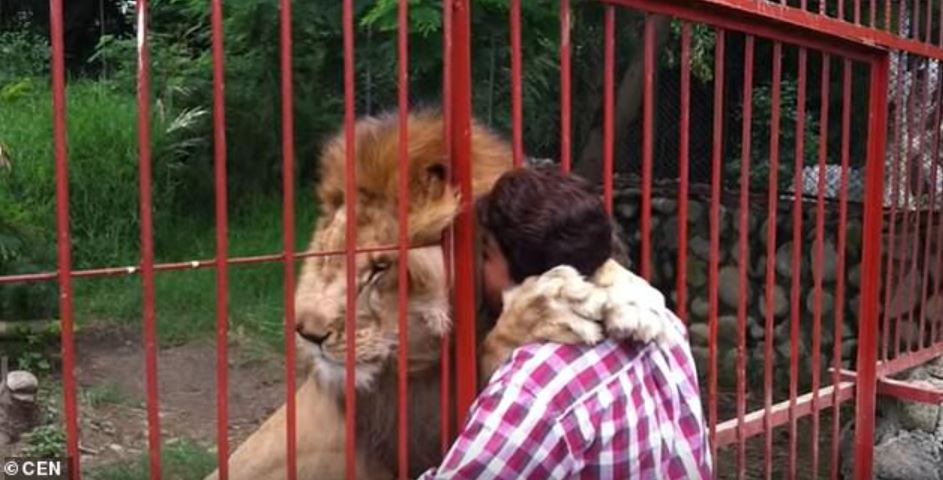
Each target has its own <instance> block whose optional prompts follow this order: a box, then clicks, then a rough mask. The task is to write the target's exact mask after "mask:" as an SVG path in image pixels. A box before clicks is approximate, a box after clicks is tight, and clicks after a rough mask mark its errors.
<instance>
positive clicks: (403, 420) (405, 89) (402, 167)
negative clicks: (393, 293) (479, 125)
mask: <svg viewBox="0 0 943 480" xmlns="http://www.w3.org/2000/svg"><path fill="white" fill-rule="evenodd" d="M398 13H399V16H398V20H399V22H398V27H397V46H398V50H399V62H398V63H399V65H398V66H399V82H398V86H399V172H398V173H399V175H398V179H399V188H398V192H397V193H398V198H397V203H398V205H397V207H398V214H399V215H398V220H399V225H398V228H399V242H398V245H397V246H398V254H397V256H398V257H399V262H397V265H396V266H397V273H398V276H399V282H398V286H397V293H398V295H399V298H398V301H397V307H398V309H397V311H398V313H399V318H398V321H399V346H400V348H399V350H398V352H397V353H398V360H399V364H398V371H397V373H398V374H399V385H398V386H399V389H398V392H399V394H398V395H397V396H398V398H399V415H398V417H397V419H398V420H399V426H398V427H399V442H398V444H399V445H398V448H399V478H400V480H406V478H407V475H408V472H409V435H408V432H407V428H408V425H409V423H408V415H409V402H408V398H407V397H408V395H409V385H408V383H407V382H408V380H407V375H406V372H407V371H408V370H409V368H408V363H407V362H408V360H407V358H408V355H409V335H408V330H409V329H408V324H407V317H406V315H407V305H408V303H409V270H408V268H407V267H408V266H409V128H408V127H409V125H408V122H409V71H408V68H409V6H408V3H407V1H406V0H399V12H398Z"/></svg>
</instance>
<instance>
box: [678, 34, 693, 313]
mask: <svg viewBox="0 0 943 480" xmlns="http://www.w3.org/2000/svg"><path fill="white" fill-rule="evenodd" d="M680 95H681V112H680V114H679V120H678V136H679V137H680V138H679V139H678V178H679V179H680V183H679V184H678V267H677V268H676V269H675V271H676V272H678V283H677V286H676V290H677V291H678V299H677V300H678V301H677V307H676V309H677V312H678V317H680V318H681V320H682V321H684V322H687V320H688V280H687V266H688V181H689V177H690V174H689V173H688V156H689V155H688V151H689V150H688V149H689V140H688V131H689V130H690V111H691V24H689V23H687V22H684V23H682V24H681V92H680Z"/></svg>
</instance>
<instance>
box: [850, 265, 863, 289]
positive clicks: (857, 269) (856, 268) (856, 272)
mask: <svg viewBox="0 0 943 480" xmlns="http://www.w3.org/2000/svg"><path fill="white" fill-rule="evenodd" d="M848 285H851V286H852V287H855V288H861V264H860V263H856V264H854V265H853V266H852V267H851V269H850V270H848Z"/></svg>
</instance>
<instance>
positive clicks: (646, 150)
mask: <svg viewBox="0 0 943 480" xmlns="http://www.w3.org/2000/svg"><path fill="white" fill-rule="evenodd" d="M644 48H645V51H644V53H643V55H644V57H643V70H644V82H643V86H642V91H643V93H642V98H643V100H642V205H641V208H642V214H641V219H640V221H639V229H640V230H641V233H642V236H641V242H640V243H641V253H640V256H641V261H640V262H639V273H640V274H641V275H642V277H644V278H645V279H651V274H652V265H651V261H652V259H651V251H652V239H651V229H652V151H653V145H654V141H655V140H654V138H653V135H652V130H653V128H652V127H653V125H652V124H653V123H655V99H654V97H655V21H654V19H653V17H652V16H651V15H646V16H645V47H644Z"/></svg>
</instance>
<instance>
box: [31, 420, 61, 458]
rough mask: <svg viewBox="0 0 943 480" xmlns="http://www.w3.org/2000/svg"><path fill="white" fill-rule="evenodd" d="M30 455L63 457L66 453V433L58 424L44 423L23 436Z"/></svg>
mask: <svg viewBox="0 0 943 480" xmlns="http://www.w3.org/2000/svg"><path fill="white" fill-rule="evenodd" d="M23 437H24V438H25V439H26V448H25V449H24V450H23V455H24V456H28V457H61V456H63V455H64V454H65V433H64V432H63V431H62V428H60V427H59V426H58V425H42V426H39V427H37V428H35V429H33V431H32V432H29V433H27V434H25V435H24V436H23Z"/></svg>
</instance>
